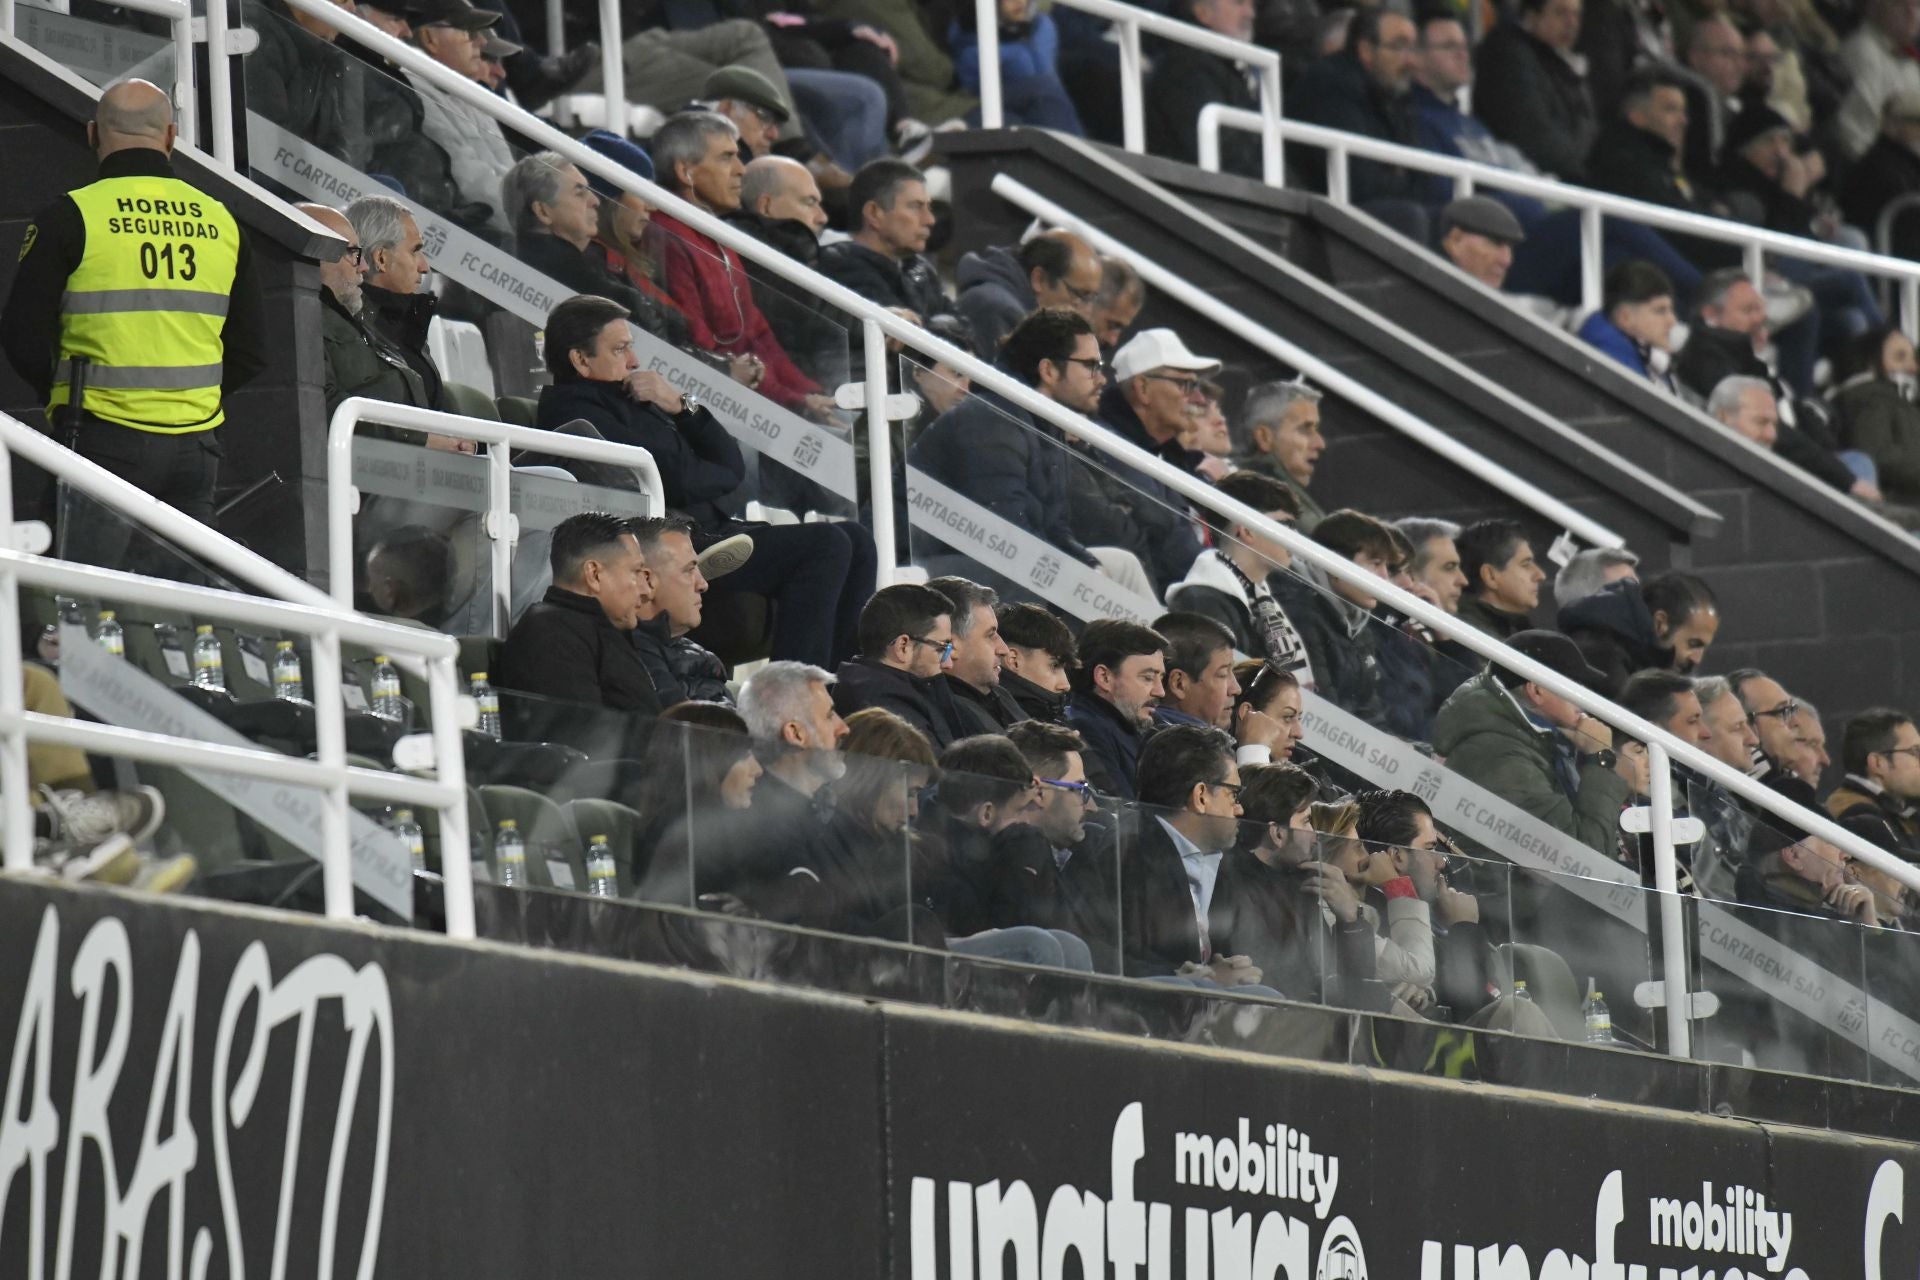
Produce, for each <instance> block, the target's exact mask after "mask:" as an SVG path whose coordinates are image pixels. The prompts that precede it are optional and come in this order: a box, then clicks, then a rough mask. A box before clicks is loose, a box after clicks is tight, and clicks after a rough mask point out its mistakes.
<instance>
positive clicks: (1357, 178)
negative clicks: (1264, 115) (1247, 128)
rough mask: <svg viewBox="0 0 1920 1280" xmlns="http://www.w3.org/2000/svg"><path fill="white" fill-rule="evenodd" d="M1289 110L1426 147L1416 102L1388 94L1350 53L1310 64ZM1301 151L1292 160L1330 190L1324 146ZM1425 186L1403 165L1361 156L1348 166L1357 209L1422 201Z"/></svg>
mask: <svg viewBox="0 0 1920 1280" xmlns="http://www.w3.org/2000/svg"><path fill="white" fill-rule="evenodd" d="M1287 110H1288V112H1289V114H1291V115H1293V116H1296V117H1298V118H1299V119H1301V120H1305V121H1307V122H1308V123H1309V124H1317V125H1324V126H1326V127H1327V128H1329V129H1339V130H1342V131H1344V132H1346V133H1357V134H1359V135H1360V136H1362V137H1365V138H1377V139H1378V140H1380V141H1381V142H1395V143H1398V144H1400V145H1401V146H1404V147H1417V146H1419V145H1420V134H1419V128H1418V126H1417V125H1416V123H1415V121H1414V116H1413V99H1412V98H1411V97H1410V96H1408V95H1407V94H1405V93H1400V94H1390V93H1388V92H1386V91H1385V90H1383V89H1382V88H1381V87H1380V86H1379V85H1378V84H1376V83H1374V81H1373V78H1372V77H1371V76H1369V75H1368V74H1367V73H1366V70H1365V69H1364V68H1363V67H1361V65H1360V61H1359V59H1357V58H1355V57H1354V56H1353V55H1352V54H1350V53H1334V54H1329V55H1327V56H1326V57H1324V58H1316V59H1315V60H1314V61H1312V62H1310V63H1308V64H1307V66H1306V69H1305V70H1304V71H1302V72H1301V73H1300V76H1299V78H1298V79H1296V80H1294V81H1293V82H1292V83H1291V84H1289V85H1288V86H1287ZM1298 150H1299V151H1301V152H1306V153H1307V154H1304V155H1299V156H1297V157H1293V156H1290V157H1288V159H1289V160H1290V161H1291V163H1292V164H1294V165H1299V166H1300V167H1301V170H1302V173H1303V174H1304V176H1305V177H1306V179H1307V181H1308V182H1310V183H1312V184H1313V186H1314V187H1315V188H1316V189H1319V190H1324V189H1325V187H1326V181H1327V178H1326V152H1324V151H1322V150H1321V149H1320V148H1318V147H1301V148H1298ZM1425 182H1426V179H1425V177H1424V175H1420V174H1416V173H1413V172H1412V171H1411V170H1407V169H1402V168H1400V167H1399V166H1398V165H1391V164H1385V163H1383V162H1381V161H1378V160H1362V159H1360V158H1359V157H1358V156H1355V157H1353V158H1351V159H1350V160H1349V161H1348V162H1347V190H1348V192H1349V194H1350V195H1351V197H1352V200H1353V203H1355V204H1357V205H1365V204H1368V203H1371V202H1372V201H1375V200H1421V199H1423V198H1424V196H1425Z"/></svg>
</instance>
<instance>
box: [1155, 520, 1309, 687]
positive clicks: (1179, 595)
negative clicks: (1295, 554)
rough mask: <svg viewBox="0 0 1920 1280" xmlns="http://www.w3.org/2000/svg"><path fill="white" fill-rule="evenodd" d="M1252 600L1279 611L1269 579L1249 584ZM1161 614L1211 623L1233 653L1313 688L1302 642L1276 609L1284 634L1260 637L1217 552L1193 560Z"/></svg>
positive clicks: (1237, 583) (1240, 587)
mask: <svg viewBox="0 0 1920 1280" xmlns="http://www.w3.org/2000/svg"><path fill="white" fill-rule="evenodd" d="M1281 572H1282V573H1284V572H1285V570H1282V571H1281ZM1254 594H1255V596H1256V597H1261V596H1264V597H1266V598H1269V599H1272V600H1273V601H1274V604H1275V605H1276V606H1279V605H1280V602H1279V599H1278V598H1277V597H1276V596H1275V595H1274V590H1273V583H1272V581H1271V577H1269V578H1268V579H1267V580H1263V581H1261V582H1257V583H1255V584H1254ZM1167 608H1169V609H1178V610H1181V611H1183V612H1186V613H1197V614H1200V615H1202V616H1203V617H1208V618H1212V619H1213V620H1214V621H1215V622H1218V623H1219V624H1220V625H1222V626H1224V627H1225V628H1226V629H1227V630H1229V631H1231V632H1233V647H1234V648H1235V649H1237V650H1239V651H1240V653H1241V655H1242V656H1245V657H1254V658H1265V659H1266V660H1267V662H1268V664H1269V665H1271V666H1273V667H1276V668H1278V669H1279V670H1281V671H1291V672H1292V673H1293V674H1294V675H1295V676H1296V677H1298V678H1299V680H1300V683H1302V684H1306V685H1311V684H1312V683H1313V663H1312V661H1311V659H1310V658H1309V657H1308V654H1307V645H1306V641H1305V640H1303V639H1302V638H1301V636H1300V629H1299V628H1298V627H1297V626H1295V625H1294V623H1293V619H1291V618H1289V617H1288V616H1287V613H1286V609H1285V607H1284V606H1280V607H1279V620H1280V621H1281V622H1282V623H1284V624H1285V629H1284V631H1277V632H1275V633H1273V634H1271V635H1269V634H1268V633H1266V632H1264V631H1262V630H1261V629H1260V628H1259V626H1258V624H1257V623H1256V622H1255V621H1254V615H1253V600H1251V599H1249V598H1248V596H1247V588H1246V584H1245V583H1244V582H1242V581H1241V578H1240V575H1239V574H1238V573H1236V572H1234V569H1233V566H1232V565H1230V564H1229V563H1227V559H1226V557H1225V556H1224V555H1222V554H1221V553H1220V551H1219V550H1218V549H1217V548H1213V547H1209V548H1208V549H1207V550H1205V551H1202V552H1201V553H1200V554H1199V555H1198V556H1197V557H1195V558H1194V562H1193V567H1192V568H1190V569H1188V570H1187V576H1186V577H1185V578H1184V579H1182V580H1181V581H1180V582H1179V583H1178V584H1176V585H1175V586H1174V587H1172V588H1171V589H1169V590H1168V592H1167Z"/></svg>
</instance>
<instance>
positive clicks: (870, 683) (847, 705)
mask: <svg viewBox="0 0 1920 1280" xmlns="http://www.w3.org/2000/svg"><path fill="white" fill-rule="evenodd" d="M834 675H835V676H836V677H837V679H836V682H835V684H834V686H833V708H834V710H835V711H838V712H839V713H840V714H841V715H842V716H850V715H852V714H853V713H854V712H856V711H864V710H866V709H867V708H868V707H883V708H885V709H886V710H888V711H891V712H893V714H895V715H897V716H899V717H900V718H901V719H902V720H905V721H906V722H907V723H908V724H910V725H912V726H913V727H914V728H916V729H918V730H919V731H920V732H922V733H924V734H926V735H927V740H928V741H930V742H932V743H933V748H934V750H935V751H943V750H945V749H946V747H947V745H948V744H949V743H951V742H953V741H954V740H956V739H958V738H960V737H963V736H964V735H963V734H961V733H959V732H957V730H956V717H955V713H954V709H953V693H952V692H951V691H950V690H949V689H948V688H947V687H946V685H945V683H944V682H943V681H942V680H941V679H940V678H939V677H938V676H936V677H934V678H933V679H931V680H922V679H918V678H916V677H914V676H910V675H908V674H907V673H906V672H904V671H902V670H900V669H899V668H898V667H889V666H885V665H883V664H881V663H878V662H875V661H873V660H872V659H871V658H849V659H847V660H846V661H845V662H843V663H841V664H840V668H839V670H838V671H836V672H834Z"/></svg>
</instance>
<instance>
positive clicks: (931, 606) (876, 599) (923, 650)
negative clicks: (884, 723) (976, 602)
mask: <svg viewBox="0 0 1920 1280" xmlns="http://www.w3.org/2000/svg"><path fill="white" fill-rule="evenodd" d="M859 644H860V654H859V656H858V657H855V658H849V659H848V660H847V661H845V662H843V663H841V664H840V669H839V671H837V672H836V673H835V674H836V675H837V676H838V678H839V683H837V684H836V685H834V687H833V705H834V706H835V707H836V708H837V709H838V710H839V712H840V714H841V715H842V716H850V715H852V714H853V713H854V712H856V711H863V710H865V709H866V708H868V707H884V708H885V709H887V710H888V711H891V712H893V713H894V714H895V715H897V716H899V717H900V718H901V719H903V720H905V721H906V722H907V723H908V724H910V725H912V726H913V727H914V728H916V729H918V730H919V731H920V732H922V733H924V734H926V735H927V738H928V739H929V740H930V741H931V742H932V743H933V745H934V746H935V747H936V748H939V749H944V748H945V747H946V746H947V745H948V744H949V743H951V742H953V741H954V740H955V739H956V738H959V737H961V736H963V735H962V734H961V733H960V732H959V731H958V729H957V723H958V722H957V718H956V712H955V710H954V706H953V694H952V692H951V691H950V690H949V689H948V687H947V685H946V682H945V681H943V680H942V679H941V678H940V677H941V674H942V673H944V672H946V671H948V670H951V669H952V667H953V653H954V638H953V601H951V600H949V599H948V598H947V597H946V596H944V595H942V594H941V593H940V592H938V591H935V590H934V589H933V588H932V587H924V586H920V585H919V584H917V583H911V582H903V583H896V584H895V585H893V586H891V587H885V588H882V589H881V590H879V591H876V592H874V593H873V598H872V599H871V600H869V601H867V605H866V608H865V609H863V610H861V612H860V629H859Z"/></svg>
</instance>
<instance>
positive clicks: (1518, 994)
mask: <svg viewBox="0 0 1920 1280" xmlns="http://www.w3.org/2000/svg"><path fill="white" fill-rule="evenodd" d="M1513 998H1514V999H1515V1000H1524V1001H1525V1002H1526V1003H1528V1004H1532V1003H1533V996H1532V995H1531V994H1529V993H1528V991H1527V980H1526V979H1525V978H1517V979H1515V980H1514V984H1513Z"/></svg>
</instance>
